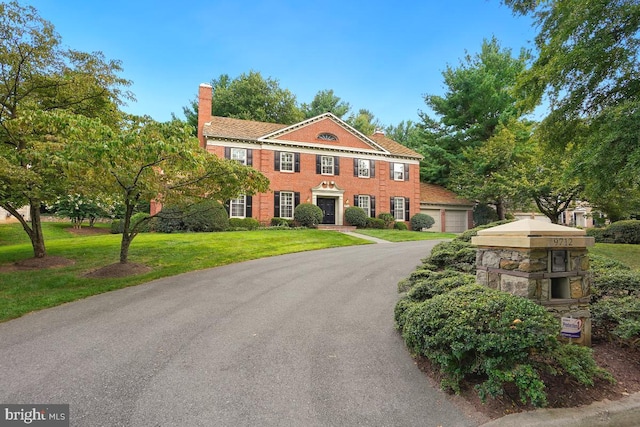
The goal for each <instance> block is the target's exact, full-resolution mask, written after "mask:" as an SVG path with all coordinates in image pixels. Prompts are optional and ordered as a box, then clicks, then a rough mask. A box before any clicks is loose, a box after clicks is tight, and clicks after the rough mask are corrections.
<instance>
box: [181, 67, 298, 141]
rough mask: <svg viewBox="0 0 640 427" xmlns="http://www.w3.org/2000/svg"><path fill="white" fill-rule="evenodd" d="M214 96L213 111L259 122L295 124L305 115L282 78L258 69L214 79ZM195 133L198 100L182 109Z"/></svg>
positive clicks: (212, 112) (213, 113)
mask: <svg viewBox="0 0 640 427" xmlns="http://www.w3.org/2000/svg"><path fill="white" fill-rule="evenodd" d="M211 86H212V87H213V96H212V100H211V114H212V115H214V116H221V117H234V118H237V119H243V120H255V121H259V122H269V123H281V124H293V123H297V122H299V121H301V120H303V118H304V114H303V112H302V111H301V110H300V108H299V107H298V104H297V102H296V97H295V95H294V94H293V93H291V91H289V89H283V88H281V87H280V83H279V82H278V80H276V79H273V78H271V77H267V78H264V77H262V74H260V73H259V72H257V71H250V72H249V73H248V74H247V73H243V74H241V75H240V76H238V77H236V78H234V79H232V78H231V77H229V75H228V74H221V75H220V76H219V77H218V78H216V79H213V80H212V81H211ZM182 111H183V113H184V115H185V117H186V121H187V123H188V124H189V125H191V126H192V128H193V130H194V132H195V129H197V127H198V100H197V99H196V100H194V101H191V103H190V104H189V105H188V106H186V107H183V109H182Z"/></svg>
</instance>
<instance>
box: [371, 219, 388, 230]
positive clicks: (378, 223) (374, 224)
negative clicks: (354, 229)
mask: <svg viewBox="0 0 640 427" xmlns="http://www.w3.org/2000/svg"><path fill="white" fill-rule="evenodd" d="M367 228H374V229H377V230H382V229H384V228H385V223H384V220H382V219H379V218H367Z"/></svg>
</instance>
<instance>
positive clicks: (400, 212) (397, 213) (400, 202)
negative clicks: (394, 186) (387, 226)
mask: <svg viewBox="0 0 640 427" xmlns="http://www.w3.org/2000/svg"><path fill="white" fill-rule="evenodd" d="M404 206H405V205H404V197H394V198H393V218H394V219H395V220H396V221H405V218H404Z"/></svg>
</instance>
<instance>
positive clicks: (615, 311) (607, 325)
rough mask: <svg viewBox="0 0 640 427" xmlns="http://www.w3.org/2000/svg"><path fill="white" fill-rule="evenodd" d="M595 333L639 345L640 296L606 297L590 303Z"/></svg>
mask: <svg viewBox="0 0 640 427" xmlns="http://www.w3.org/2000/svg"><path fill="white" fill-rule="evenodd" d="M591 319H592V321H593V330H594V333H595V334H598V335H599V334H602V335H606V338H614V339H615V340H617V341H619V342H621V343H623V344H626V345H631V346H634V347H640V298H638V297H637V296H626V297H622V298H606V299H602V300H600V301H598V302H597V303H595V304H592V305H591Z"/></svg>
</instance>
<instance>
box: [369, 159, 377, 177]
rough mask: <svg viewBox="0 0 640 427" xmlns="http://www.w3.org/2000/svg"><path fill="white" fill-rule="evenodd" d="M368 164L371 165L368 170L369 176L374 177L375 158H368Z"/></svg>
mask: <svg viewBox="0 0 640 427" xmlns="http://www.w3.org/2000/svg"><path fill="white" fill-rule="evenodd" d="M369 164H370V165H371V170H370V171H369V176H370V177H371V178H375V177H376V161H375V160H370V161H369Z"/></svg>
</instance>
